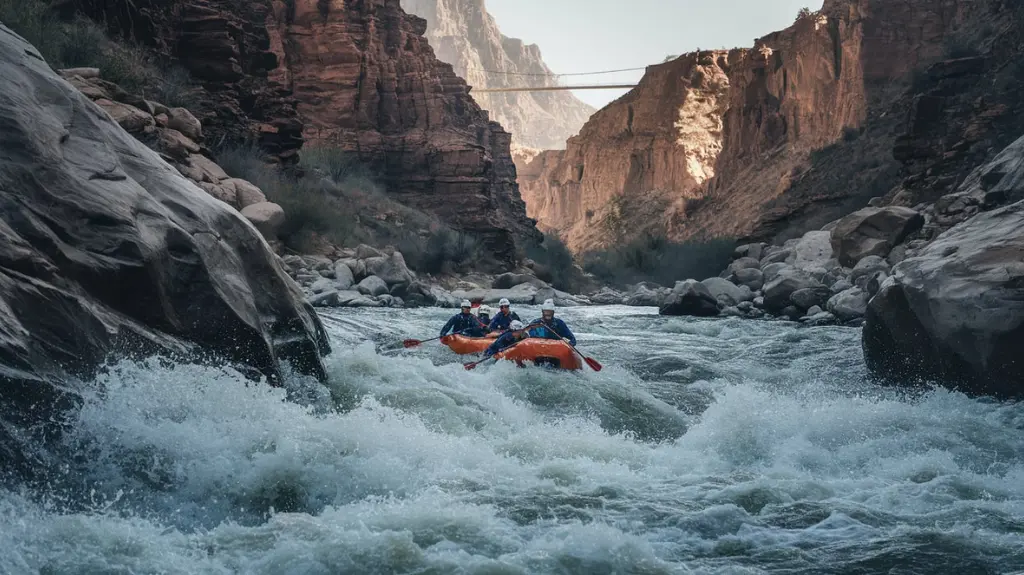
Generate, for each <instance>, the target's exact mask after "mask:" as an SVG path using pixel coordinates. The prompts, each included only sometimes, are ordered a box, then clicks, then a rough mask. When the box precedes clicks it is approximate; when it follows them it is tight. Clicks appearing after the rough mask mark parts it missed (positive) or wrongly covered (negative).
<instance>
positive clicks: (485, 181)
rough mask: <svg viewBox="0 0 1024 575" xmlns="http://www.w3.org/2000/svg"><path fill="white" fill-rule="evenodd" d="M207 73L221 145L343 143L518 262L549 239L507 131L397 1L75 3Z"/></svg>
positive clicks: (214, 136) (208, 119)
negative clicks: (249, 140) (250, 140)
mask: <svg viewBox="0 0 1024 575" xmlns="http://www.w3.org/2000/svg"><path fill="white" fill-rule="evenodd" d="M76 2H77V3H78V4H80V6H81V7H82V8H83V9H85V11H86V13H88V14H90V15H92V16H94V17H97V18H103V19H105V21H108V22H111V23H112V26H115V27H117V28H118V30H119V31H120V32H121V33H123V34H125V35H132V36H133V37H135V38H142V39H144V40H145V41H147V43H149V44H151V45H152V46H153V47H154V48H155V49H157V50H158V51H162V52H165V53H166V54H168V55H170V56H173V57H175V58H177V59H178V60H179V61H180V62H181V63H182V65H183V66H184V67H185V68H186V69H188V70H189V71H190V72H191V74H192V75H193V76H194V77H196V78H198V79H199V80H201V81H202V84H203V91H202V94H200V95H199V96H197V98H198V100H199V104H198V105H197V114H198V116H199V119H200V120H201V122H202V124H203V127H204V129H205V130H206V131H207V132H208V133H209V139H210V140H211V141H212V142H220V141H222V140H232V139H241V138H243V137H245V136H256V137H258V139H259V140H260V141H261V143H262V144H263V145H264V147H265V148H266V149H268V150H270V151H271V152H273V153H274V155H275V156H276V157H277V158H279V159H281V160H282V161H291V160H292V159H294V157H295V155H296V154H297V153H298V150H299V148H300V147H301V145H302V144H303V142H304V141H305V142H313V143H317V144H325V145H331V146H338V147H341V148H343V149H344V150H346V151H350V152H352V154H353V158H354V159H355V160H356V161H359V162H362V163H365V164H367V165H368V166H369V167H370V168H371V169H372V170H373V171H375V172H376V173H378V174H379V175H380V179H381V180H382V181H383V183H384V184H385V185H386V187H387V189H388V192H389V193H390V194H392V195H393V197H394V198H395V199H397V200H399V201H401V202H403V203H406V204H408V205H410V206H412V207H414V208H418V209H423V210H426V211H429V212H433V213H435V214H436V215H438V216H439V217H441V218H442V219H443V220H445V221H446V222H447V223H448V224H450V225H452V226H453V227H456V228H458V229H461V230H464V231H467V232H471V233H473V234H475V235H478V236H479V237H481V238H482V239H483V241H484V243H485V245H486V246H487V247H488V248H489V249H490V250H491V251H492V252H493V253H494V254H495V255H496V256H497V258H498V259H499V260H500V261H502V262H504V263H506V264H508V263H510V262H511V261H512V260H514V259H515V257H516V255H517V252H518V251H519V249H520V247H521V244H524V243H530V242H533V241H536V240H537V239H538V237H539V235H538V232H537V231H536V229H535V227H534V225H533V222H531V221H530V220H529V219H528V218H527V217H526V213H525V206H524V204H523V202H522V200H521V198H520V197H519V191H518V187H517V185H516V178H515V166H514V164H513V161H512V157H511V155H510V139H511V137H510V135H509V134H508V132H506V131H505V130H504V129H503V128H502V127H501V126H500V125H499V124H498V123H496V122H493V121H491V120H490V118H489V117H488V114H487V113H486V112H485V111H483V110H481V109H480V107H479V106H478V105H477V104H476V102H474V101H473V98H472V97H471V96H470V95H469V88H468V87H467V85H466V83H465V82H464V81H463V80H462V79H460V78H459V77H458V76H456V75H455V73H454V72H453V71H452V68H451V66H450V65H448V64H444V63H442V62H440V61H439V60H438V59H437V58H436V57H435V56H434V53H433V50H432V49H431V48H430V46H429V44H428V43H427V40H426V39H425V37H424V33H425V30H426V22H425V21H424V20H423V19H422V18H418V17H416V16H411V15H408V14H406V13H405V12H403V11H402V8H401V6H400V2H399V0H359V1H354V2H353V1H343V0H294V1H292V0H289V1H288V2H282V1H277V0H255V1H252V2H249V1H245V2H243V1H242V0H175V1H173V2H169V3H168V2H155V1H152V0H138V1H137V2H134V3H131V4H128V5H120V4H118V5H117V6H116V7H115V6H111V5H110V3H104V2H93V1H92V0H76Z"/></svg>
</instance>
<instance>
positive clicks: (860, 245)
mask: <svg viewBox="0 0 1024 575" xmlns="http://www.w3.org/2000/svg"><path fill="white" fill-rule="evenodd" d="M922 226H924V217H923V216H922V215H921V214H919V213H918V212H916V211H914V210H912V209H910V208H903V207H899V206H887V207H885V208H864V209H861V210H857V211H856V212H854V213H852V214H850V215H848V216H846V217H844V218H843V219H841V220H839V223H838V224H836V227H835V229H834V230H832V249H833V250H835V253H836V256H837V258H838V259H839V263H840V264H842V265H844V266H853V265H856V264H857V262H859V261H860V260H861V259H862V258H865V257H867V256H879V257H883V258H884V257H885V256H887V255H889V252H890V251H892V248H893V247H895V246H896V245H897V244H899V243H901V242H902V241H903V240H904V239H905V238H906V237H907V236H908V235H910V234H911V233H913V232H916V231H917V230H919V229H921V227H922ZM830 255H831V254H830Z"/></svg>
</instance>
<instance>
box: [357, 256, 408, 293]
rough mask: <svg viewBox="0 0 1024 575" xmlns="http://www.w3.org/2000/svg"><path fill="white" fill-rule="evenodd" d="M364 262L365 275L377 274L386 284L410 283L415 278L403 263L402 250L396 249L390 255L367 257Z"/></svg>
mask: <svg viewBox="0 0 1024 575" xmlns="http://www.w3.org/2000/svg"><path fill="white" fill-rule="evenodd" d="M364 263H365V264H366V274H367V275H371V276H377V277H379V278H380V279H382V280H384V283H386V284H388V285H394V284H400V283H406V284H407V283H412V281H413V280H414V279H416V278H415V276H414V275H413V273H412V272H411V271H409V266H407V265H405V258H404V257H403V256H402V252H398V251H396V252H393V253H392V254H391V255H390V256H378V257H372V258H367V259H366V260H365V261H364Z"/></svg>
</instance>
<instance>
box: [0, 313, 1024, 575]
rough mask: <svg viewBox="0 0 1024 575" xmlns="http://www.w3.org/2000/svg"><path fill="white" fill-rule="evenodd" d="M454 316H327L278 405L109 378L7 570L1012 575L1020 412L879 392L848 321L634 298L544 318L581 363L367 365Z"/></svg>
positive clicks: (235, 381)
mask: <svg viewBox="0 0 1024 575" xmlns="http://www.w3.org/2000/svg"><path fill="white" fill-rule="evenodd" d="M450 313H451V312H450V311H446V310H437V309H428V310H412V311H396V310H360V311H337V312H329V313H327V314H325V315H324V322H325V324H326V326H327V328H328V330H329V332H330V333H331V335H332V339H333V343H334V348H335V352H334V354H333V355H332V356H331V357H329V358H328V364H329V370H330V374H331V381H330V385H329V391H328V389H324V388H320V387H318V386H316V385H310V384H309V383H308V382H304V381H301V380H293V381H291V382H290V384H289V394H290V395H291V397H292V399H293V400H295V401H286V400H285V390H282V389H276V390H273V389H269V388H268V387H266V386H263V385H252V384H249V385H247V382H246V381H245V380H244V379H243V378H241V377H238V376H236V375H234V374H232V373H231V372H226V371H219V370H216V369H211V368H197V367H187V366H177V367H173V366H167V365H161V364H160V363H159V362H156V361H154V362H150V363H148V364H146V365H121V366H120V367H119V368H118V369H117V370H115V371H113V372H111V373H110V374H108V375H106V376H105V377H103V378H102V380H101V381H100V382H98V383H100V384H102V385H103V386H104V387H105V389H106V391H105V392H104V393H102V394H96V395H95V396H94V397H91V398H90V399H89V401H88V402H87V404H86V406H85V408H84V409H83V411H82V412H81V413H80V414H79V415H78V416H77V417H76V418H75V419H74V420H73V421H71V422H70V424H69V426H68V434H67V437H66V439H65V442H66V444H67V446H68V447H69V448H71V449H73V450H74V452H75V453H77V454H78V455H77V457H73V458H72V457H69V458H68V461H67V465H68V473H67V478H66V480H64V481H61V482H58V483H56V484H54V485H51V486H50V487H49V488H48V490H47V492H48V494H49V495H48V496H46V497H42V498H40V497H39V496H38V494H34V493H31V492H28V491H27V490H26V491H23V492H10V491H6V492H5V491H0V573H3V574H8V573H11V574H15V573H17V574H20V573H47V574H58V573H60V574H64V573H68V574H72V573H74V574H79V573H97V574H98V573H117V574H128V573H132V574H137V573H138V574H141V573H147V574H148V573H154V574H155V573H204V574H205V573H259V574H263V573H267V574H270V573H297V574H321V573H322V574H337V573H352V574H364V573H382V574H383V573H417V574H427V573H429V574H444V573H479V574H492V575H498V574H517V573H564V574H568V573H580V574H584V573H586V574H590V573H594V574H603V573H623V574H626V573H630V574H641V573H642V574H656V573H723V574H732V573H739V574H745V573H808V574H810V573H850V574H854V573H856V574H868V573H898V574H909V573H928V574H931V573H956V574H973V573H979V574H982V573H984V574H989V573H991V574H1001V573H1014V572H1019V571H1024V404H1008V403H999V402H994V401H987V400H977V399H969V398H967V397H964V396H962V395H958V394H955V393H950V392H947V391H927V392H920V393H914V394H907V393H900V392H898V391H896V390H893V389H882V388H878V387H875V386H873V385H871V384H869V383H867V382H866V381H865V368H864V364H863V361H862V359H861V351H860V332H859V330H854V329H848V328H804V327H800V326H797V325H795V324H788V323H767V322H751V321H741V320H734V319H729V320H701V319H690V318H661V317H658V316H657V315H656V310H654V309H637V308H622V307H607V308H589V309H583V308H579V309H565V310H562V311H560V312H559V313H560V315H561V317H563V318H564V319H565V320H566V321H567V322H568V323H569V325H570V326H571V327H572V328H574V330H575V332H576V335H577V337H578V339H579V347H580V349H581V350H583V351H585V352H586V353H587V354H588V355H591V356H592V357H594V358H595V359H597V360H599V361H600V362H601V363H602V364H604V366H605V368H604V370H603V371H601V372H600V373H595V372H593V371H589V370H588V371H586V372H583V373H560V372H552V371H547V370H544V369H541V368H526V369H520V368H516V367H514V366H512V365H510V364H507V363H503V364H498V365H493V364H492V365H487V366H482V367H480V368H478V369H477V370H475V371H472V372H467V371H465V370H463V369H462V367H461V364H460V363H458V361H459V358H457V357H456V356H454V355H452V354H451V353H450V352H448V351H447V350H446V349H445V348H443V347H441V346H439V345H438V344H437V343H436V342H433V343H428V344H425V345H424V346H422V347H421V348H419V349H416V350H412V351H404V350H403V351H399V352H397V353H391V352H386V353H381V352H378V351H377V350H378V349H380V348H382V347H385V346H387V345H389V344H392V343H394V342H395V341H396V340H400V339H401V338H403V337H410V336H412V337H420V338H427V337H431V336H433V335H436V332H437V329H438V328H439V326H440V325H441V324H442V323H443V322H444V320H445V319H446V318H447V316H448V315H450ZM521 313H523V315H524V318H523V319H530V318H532V317H533V316H535V315H536V314H537V313H538V311H537V310H536V309H530V310H528V311H526V312H525V313H524V312H523V311H522V310H521ZM526 316H530V317H526ZM368 337H369V338H371V339H372V341H367V338H368ZM296 401H297V402H298V403H296Z"/></svg>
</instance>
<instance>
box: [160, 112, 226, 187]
mask: <svg viewBox="0 0 1024 575" xmlns="http://www.w3.org/2000/svg"><path fill="white" fill-rule="evenodd" d="M155 147H156V149H157V150H158V151H160V152H163V153H165V154H167V155H168V156H170V157H171V158H173V159H175V160H178V161H185V160H187V159H188V157H189V155H191V154H198V153H199V144H197V143H195V142H193V141H192V140H190V139H188V138H187V137H185V135H184V134H182V133H181V132H179V131H177V130H170V129H160V130H157V139H156V144H155ZM229 203H232V202H229Z"/></svg>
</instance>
